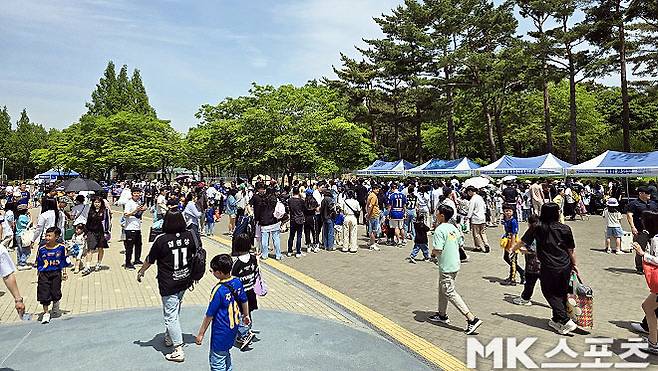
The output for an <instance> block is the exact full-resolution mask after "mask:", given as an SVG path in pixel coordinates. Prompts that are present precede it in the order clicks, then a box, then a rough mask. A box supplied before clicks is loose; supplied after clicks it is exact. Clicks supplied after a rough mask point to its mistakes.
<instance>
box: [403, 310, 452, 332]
mask: <svg viewBox="0 0 658 371" xmlns="http://www.w3.org/2000/svg"><path fill="white" fill-rule="evenodd" d="M413 314H414V320H415V321H416V322H425V323H429V324H431V325H434V326H437V327H445V328H447V329H450V330H453V331H457V332H464V329H463V328H461V327H457V326H453V325H450V324H445V323H434V322H431V321H428V320H427V319H428V318H429V317H430V316H432V315H434V314H435V312H428V311H424V310H415V311H413Z"/></svg>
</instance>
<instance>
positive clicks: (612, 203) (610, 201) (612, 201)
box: [605, 197, 619, 207]
mask: <svg viewBox="0 0 658 371" xmlns="http://www.w3.org/2000/svg"><path fill="white" fill-rule="evenodd" d="M605 205H606V206H611V207H616V206H619V202H618V201H617V199H616V198H614V197H610V198H609V199H608V202H606V203H605Z"/></svg>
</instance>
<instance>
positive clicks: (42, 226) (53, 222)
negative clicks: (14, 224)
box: [30, 198, 66, 247]
mask: <svg viewBox="0 0 658 371" xmlns="http://www.w3.org/2000/svg"><path fill="white" fill-rule="evenodd" d="M41 207H42V209H43V212H42V213H41V215H39V219H38V220H37V226H36V229H35V231H34V237H33V238H32V243H31V244H30V247H32V246H34V243H35V242H39V244H38V245H37V247H39V246H41V245H43V244H45V243H46V241H45V236H46V230H47V229H48V228H50V227H57V228H59V229H60V230H62V231H63V230H64V222H65V221H66V215H64V212H63V211H60V210H59V208H58V207H57V200H55V199H54V198H46V199H44V200H43V205H41Z"/></svg>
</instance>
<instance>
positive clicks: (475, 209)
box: [466, 186, 491, 253]
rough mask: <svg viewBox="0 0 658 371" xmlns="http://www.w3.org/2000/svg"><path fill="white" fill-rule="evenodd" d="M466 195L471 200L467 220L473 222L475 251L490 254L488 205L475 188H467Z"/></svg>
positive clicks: (472, 230)
mask: <svg viewBox="0 0 658 371" xmlns="http://www.w3.org/2000/svg"><path fill="white" fill-rule="evenodd" d="M466 193H467V194H468V196H469V197H470V198H471V199H470V201H469V202H468V214H467V215H466V219H468V220H469V221H470V222H471V232H473V241H474V242H475V250H474V251H484V252H485V253H488V252H489V251H491V249H490V248H489V241H488V240H487V234H486V231H487V216H486V215H487V214H486V212H487V205H486V203H485V202H484V199H483V198H482V196H480V195H479V194H477V189H475V187H472V186H471V187H468V188H466Z"/></svg>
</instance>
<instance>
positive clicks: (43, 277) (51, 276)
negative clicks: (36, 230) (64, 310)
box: [37, 227, 69, 324]
mask: <svg viewBox="0 0 658 371" xmlns="http://www.w3.org/2000/svg"><path fill="white" fill-rule="evenodd" d="M61 235H62V230H61V229H59V228H57V227H50V228H48V229H47V230H46V236H45V241H46V243H45V244H43V245H41V246H40V247H39V249H38V250H37V274H38V279H37V301H39V303H41V305H43V317H41V323H43V324H46V323H49V322H50V316H51V314H52V315H54V316H56V315H58V314H59V300H60V299H61V298H62V280H64V281H66V279H67V278H68V277H67V274H66V267H68V266H69V262H68V259H67V257H66V248H65V247H64V245H63V244H61V243H60V242H57V241H58V240H59V238H60V236H61ZM51 302H52V303H53V309H52V311H51V312H48V306H50V303H51Z"/></svg>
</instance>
